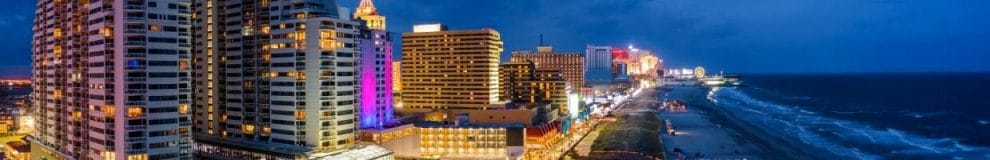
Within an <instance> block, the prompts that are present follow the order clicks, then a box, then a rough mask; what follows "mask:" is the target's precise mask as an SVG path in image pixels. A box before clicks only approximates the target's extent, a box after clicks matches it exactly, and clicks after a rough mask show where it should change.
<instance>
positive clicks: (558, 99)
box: [499, 62, 568, 113]
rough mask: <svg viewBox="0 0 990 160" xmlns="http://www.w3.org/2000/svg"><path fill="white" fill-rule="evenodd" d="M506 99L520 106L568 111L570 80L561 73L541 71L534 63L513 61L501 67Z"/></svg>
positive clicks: (501, 78)
mask: <svg viewBox="0 0 990 160" xmlns="http://www.w3.org/2000/svg"><path fill="white" fill-rule="evenodd" d="M499 72H500V78H499V79H500V80H499V81H500V85H499V86H500V87H501V88H500V91H501V92H502V93H501V94H500V96H499V98H500V99H502V100H507V101H512V102H517V103H547V104H551V106H553V107H554V108H559V109H560V110H561V112H560V113H568V112H567V108H566V105H567V87H566V83H567V81H566V80H564V78H563V74H562V73H561V72H560V70H557V69H550V68H539V67H537V66H536V65H535V63H533V62H510V63H505V64H502V65H501V68H500V69H499Z"/></svg>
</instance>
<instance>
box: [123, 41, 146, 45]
mask: <svg viewBox="0 0 990 160" xmlns="http://www.w3.org/2000/svg"><path fill="white" fill-rule="evenodd" d="M146 44H148V43H147V42H141V41H127V42H124V46H144V45H146Z"/></svg>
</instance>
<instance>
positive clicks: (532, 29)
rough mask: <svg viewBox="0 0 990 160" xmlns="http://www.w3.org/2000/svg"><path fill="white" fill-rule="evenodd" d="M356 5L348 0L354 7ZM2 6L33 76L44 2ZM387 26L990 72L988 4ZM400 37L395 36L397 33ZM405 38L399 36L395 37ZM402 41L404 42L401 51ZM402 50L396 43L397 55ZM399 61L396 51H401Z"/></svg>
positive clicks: (579, 3) (585, 10)
mask: <svg viewBox="0 0 990 160" xmlns="http://www.w3.org/2000/svg"><path fill="white" fill-rule="evenodd" d="M357 1H358V0H340V3H341V5H342V6H345V7H349V8H353V7H354V6H356V5H357ZM4 2H5V3H4V4H3V5H0V31H4V35H3V38H0V60H2V62H0V77H10V76H17V77H26V76H27V75H29V74H30V72H28V70H29V69H30V61H31V60H30V44H31V21H32V19H33V12H34V11H33V9H34V4H35V1H32V0H5V1H4ZM375 4H376V5H377V6H378V9H379V12H380V13H382V14H384V15H385V16H386V17H388V27H389V28H388V29H389V30H391V31H393V32H397V33H401V32H407V31H410V30H411V29H412V25H413V24H420V23H438V22H439V23H444V24H446V25H447V26H448V27H449V28H451V29H472V28H482V27H485V28H494V29H496V30H498V31H499V32H501V33H502V37H503V40H504V41H505V47H506V54H505V55H503V58H505V57H507V56H508V55H507V53H509V52H511V51H512V50H533V49H534V47H535V46H536V45H537V44H538V41H539V38H538V37H539V35H540V34H544V36H545V41H546V42H547V43H548V44H551V45H554V46H555V47H556V50H558V51H574V52H582V53H583V52H584V47H585V45H586V44H589V43H591V44H600V45H615V46H627V45H635V46H638V48H645V49H650V50H653V51H654V52H656V53H657V54H658V55H659V56H660V57H661V58H662V59H664V60H665V61H666V63H667V66H668V67H694V66H705V67H707V68H709V70H724V71H726V72H735V73H848V72H857V73H862V72H990V1H986V0H922V1H916V0H745V1H739V0H375ZM396 37H398V36H396ZM396 41H398V39H396ZM396 46H399V45H396ZM398 50H399V48H398V47H397V48H396V51H398ZM397 54H398V53H397Z"/></svg>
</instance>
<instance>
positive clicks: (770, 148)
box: [660, 87, 820, 159]
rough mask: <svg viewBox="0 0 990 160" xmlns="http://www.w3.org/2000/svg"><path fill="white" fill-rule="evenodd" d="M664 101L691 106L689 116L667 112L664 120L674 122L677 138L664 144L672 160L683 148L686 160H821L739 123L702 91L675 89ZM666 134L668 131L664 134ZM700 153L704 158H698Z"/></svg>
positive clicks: (665, 141)
mask: <svg viewBox="0 0 990 160" xmlns="http://www.w3.org/2000/svg"><path fill="white" fill-rule="evenodd" d="M661 94H663V95H664V96H663V97H664V99H677V100H681V101H684V102H685V103H687V105H688V107H687V112H678V113H675V112H663V113H660V116H661V119H664V120H667V119H669V120H671V122H672V123H673V126H674V128H675V129H676V130H677V135H675V136H670V135H669V134H664V135H663V136H662V138H661V139H662V141H663V144H664V148H665V150H666V152H667V155H668V159H678V156H676V155H677V154H676V153H674V152H673V150H674V148H675V147H676V148H680V149H681V150H683V152H682V153H684V154H683V157H682V158H684V159H820V158H816V157H815V156H810V155H813V154H811V153H808V152H809V151H807V150H804V149H802V148H800V147H796V146H800V145H797V144H794V143H792V142H788V141H785V140H782V139H780V138H779V137H777V136H775V133H767V132H766V131H763V130H760V129H757V128H756V127H753V126H751V125H749V124H748V123H745V122H742V121H740V120H738V119H736V118H735V117H734V116H733V115H732V114H730V113H727V112H726V111H724V110H722V109H721V108H719V107H718V106H716V105H714V104H712V103H711V102H710V101H709V100H708V99H707V98H706V97H705V96H706V89H705V88H700V87H675V88H673V89H672V90H664V91H661ZM664 133H666V130H665V131H664ZM696 153H702V154H704V156H703V157H701V158H698V157H696V156H695V154H696Z"/></svg>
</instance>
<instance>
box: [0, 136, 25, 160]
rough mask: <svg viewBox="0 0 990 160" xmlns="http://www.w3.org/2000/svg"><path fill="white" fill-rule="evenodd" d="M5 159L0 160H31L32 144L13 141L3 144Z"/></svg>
mask: <svg viewBox="0 0 990 160" xmlns="http://www.w3.org/2000/svg"><path fill="white" fill-rule="evenodd" d="M0 148H3V157H4V158H0V159H6V160H30V159H31V144H27V143H24V141H20V140H18V141H11V142H7V143H5V144H3V146H2V147H0Z"/></svg>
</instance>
